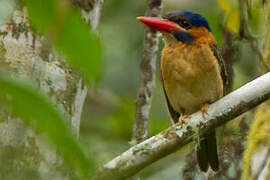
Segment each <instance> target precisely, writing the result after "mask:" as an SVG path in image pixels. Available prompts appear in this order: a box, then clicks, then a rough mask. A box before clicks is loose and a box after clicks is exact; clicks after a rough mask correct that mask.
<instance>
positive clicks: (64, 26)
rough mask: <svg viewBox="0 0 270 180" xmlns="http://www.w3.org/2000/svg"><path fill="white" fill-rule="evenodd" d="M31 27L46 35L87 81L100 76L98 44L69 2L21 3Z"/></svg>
mask: <svg viewBox="0 0 270 180" xmlns="http://www.w3.org/2000/svg"><path fill="white" fill-rule="evenodd" d="M22 1H23V2H24V3H25V5H26V6H27V8H28V11H29V17H30V20H31V22H32V23H33V25H34V27H35V28H36V29H37V30H38V31H40V32H41V33H43V34H45V35H46V36H47V38H49V39H50V40H51V41H52V42H53V43H54V45H55V46H56V47H57V48H58V50H60V52H62V53H63V54H64V55H65V56H66V58H67V60H69V61H70V62H71V63H72V64H73V65H75V66H76V67H77V68H79V69H81V70H82V71H83V72H84V74H85V75H86V78H87V79H93V78H96V77H98V76H99V75H100V68H101V44H100V41H99V39H98V38H97V36H96V35H95V34H94V33H93V32H92V31H91V30H90V28H89V25H87V24H86V23H84V22H83V20H82V18H81V15H80V12H79V11H78V10H77V9H75V8H74V7H73V6H72V5H71V4H70V3H69V2H68V1H61V0H22Z"/></svg>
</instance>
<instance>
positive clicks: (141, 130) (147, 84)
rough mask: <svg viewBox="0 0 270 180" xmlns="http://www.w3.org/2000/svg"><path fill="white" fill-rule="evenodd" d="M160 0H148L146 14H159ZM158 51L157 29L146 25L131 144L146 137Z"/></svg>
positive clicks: (155, 15)
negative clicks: (139, 85)
mask: <svg viewBox="0 0 270 180" xmlns="http://www.w3.org/2000/svg"><path fill="white" fill-rule="evenodd" d="M161 9H162V0H148V4H147V10H146V16H151V17H157V16H160V13H161ZM157 52H158V34H157V31H155V30H152V29H150V28H148V27H146V28H145V31H144V41H143V52H142V61H141V78H142V80H141V87H140V89H139V92H138V95H137V99H136V111H135V119H134V125H133V135H132V141H131V144H132V145H135V144H137V143H139V142H141V141H142V140H144V139H145V138H146V137H147V134H148V124H149V113H150V109H151V102H152V91H153V88H154V85H155V72H156V60H157Z"/></svg>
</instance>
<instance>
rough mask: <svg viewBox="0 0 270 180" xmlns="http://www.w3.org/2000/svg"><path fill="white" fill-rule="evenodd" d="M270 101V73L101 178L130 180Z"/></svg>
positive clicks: (120, 160) (143, 146) (133, 151)
mask: <svg viewBox="0 0 270 180" xmlns="http://www.w3.org/2000/svg"><path fill="white" fill-rule="evenodd" d="M268 98H270V73H267V74H265V75H263V76H261V77H259V78H257V79H256V80H253V81H252V82H250V83H248V84H246V85H244V86H242V87H241V88H239V89H237V90H235V91H234V92H232V93H230V94H228V95H227V96H225V97H223V98H222V99H220V100H218V101H216V102H215V103H213V104H211V105H210V106H209V109H208V111H207V114H205V115H204V117H203V116H202V113H201V112H200V111H198V112H196V113H194V114H192V115H191V116H190V117H189V118H187V119H185V121H186V122H187V123H185V124H183V125H180V124H175V125H174V126H172V127H170V128H168V129H167V130H165V131H163V132H161V133H159V134H157V135H155V136H153V137H151V138H149V139H147V140H145V141H144V142H142V143H140V144H138V145H135V146H133V147H131V148H130V149H129V150H127V151H126V152H124V153H122V154H121V155H120V156H117V157H116V158H114V159H113V160H111V161H110V162H109V163H107V164H106V165H105V166H104V167H103V168H102V169H100V171H99V172H98V174H97V179H99V180H103V179H110V180H116V179H117V180H118V179H126V178H128V177H130V176H132V175H134V174H135V173H137V172H139V171H140V170H141V169H143V168H144V167H146V166H148V165H149V164H151V163H153V162H155V161H157V160H159V159H161V158H163V157H165V156H167V155H169V154H171V153H173V152H175V151H177V150H178V149H179V148H180V147H182V146H184V145H185V144H187V143H189V142H191V141H192V140H194V139H196V138H198V136H197V135H198V133H199V134H200V135H202V134H204V133H205V132H207V131H209V130H210V129H213V128H216V127H218V126H221V125H222V124H224V123H226V122H228V121H229V120H231V119H233V118H235V117H237V116H238V115H240V114H242V113H243V112H246V111H248V110H249V109H251V108H253V107H255V106H257V105H258V104H260V103H262V102H264V101H265V100H267V99H268Z"/></svg>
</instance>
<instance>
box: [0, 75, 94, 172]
mask: <svg viewBox="0 0 270 180" xmlns="http://www.w3.org/2000/svg"><path fill="white" fill-rule="evenodd" d="M0 86H1V88H0V97H1V100H2V101H3V102H5V103H7V104H8V105H9V107H10V108H11V109H12V110H13V112H14V114H15V115H16V116H19V117H22V118H23V119H24V121H25V123H26V124H27V125H29V126H30V127H32V128H33V129H34V130H36V131H37V132H38V133H46V134H47V135H48V137H49V139H50V140H51V141H52V142H53V143H54V145H55V146H56V147H57V149H58V150H59V151H60V154H61V155H62V156H63V158H64V159H65V160H66V161H67V162H68V163H70V164H71V165H73V167H74V168H75V169H76V170H77V172H78V173H79V174H81V175H82V174H83V175H87V174H88V173H89V172H91V170H94V165H93V164H91V161H89V159H88V158H87V156H86V155H85V153H84V152H83V151H82V149H81V147H80V145H79V144H78V142H77V141H76V140H75V138H74V136H72V133H71V131H69V130H68V129H67V127H66V124H65V123H64V119H63V117H62V116H61V113H60V112H59V111H58V110H57V109H56V108H55V107H54V105H52V104H51V103H50V101H49V100H48V99H47V98H45V95H44V94H42V93H41V92H40V91H39V90H38V89H36V88H34V87H33V86H31V85H30V84H27V83H24V82H21V81H15V80H12V79H9V78H4V75H3V74H1V75H0Z"/></svg>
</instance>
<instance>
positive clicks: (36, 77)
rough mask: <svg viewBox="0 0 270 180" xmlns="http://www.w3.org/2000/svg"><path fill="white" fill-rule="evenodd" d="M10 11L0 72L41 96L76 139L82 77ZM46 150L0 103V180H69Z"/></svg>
mask: <svg viewBox="0 0 270 180" xmlns="http://www.w3.org/2000/svg"><path fill="white" fill-rule="evenodd" d="M102 2H103V1H102ZM16 7H17V9H16V10H14V12H13V15H12V18H11V20H10V22H8V23H7V24H4V25H1V26H0V66H1V70H2V71H3V72H4V73H7V74H8V75H10V76H13V77H16V78H19V79H22V80H27V81H31V82H32V84H33V85H35V86H36V87H38V88H39V89H40V90H41V91H43V92H44V93H45V94H46V95H47V96H48V97H49V98H50V99H51V100H52V102H53V103H54V105H55V106H56V107H57V108H58V109H60V111H61V112H62V113H63V115H64V116H65V117H67V118H66V119H67V122H66V124H67V126H68V127H70V128H71V129H72V131H73V133H74V135H75V136H77V137H78V134H79V125H80V115H81V111H82V107H83V102H84V99H85V97H86V92H87V90H86V85H85V84H84V83H83V79H82V76H81V74H80V73H79V72H77V71H76V70H74V69H73V68H71V66H70V65H69V64H68V63H67V61H66V60H65V59H64V58H63V57H62V56H61V55H60V54H59V53H58V52H57V51H56V50H55V49H54V48H52V46H51V44H50V43H49V42H48V41H47V40H46V38H45V37H43V36H41V35H40V34H39V33H38V32H37V31H35V30H34V29H33V28H32V27H31V25H30V24H29V21H28V17H27V12H26V9H25V8H23V7H22V6H21V5H18V4H17V6H16ZM91 10H92V9H89V12H90V11H91ZM99 13H100V12H99ZM89 30H90V28H89ZM0 101H1V99H0ZM52 147H53V146H52V145H51V144H50V143H49V141H48V140H47V137H46V135H45V134H40V133H37V132H34V131H33V130H32V129H30V128H29V127H27V126H26V125H25V124H24V123H23V121H22V120H21V119H20V118H18V117H15V116H14V115H13V114H12V113H11V111H10V110H9V109H8V107H6V106H4V105H3V104H1V102H0V161H1V162H6V163H1V165H0V179H12V180H13V179H30V180H31V179H35V180H37V179H42V180H51V179H59V180H61V179H72V178H73V174H72V170H71V168H70V167H69V166H68V165H65V164H64V163H63V160H62V158H61V157H60V156H59V155H58V153H57V151H56V149H55V148H52Z"/></svg>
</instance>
